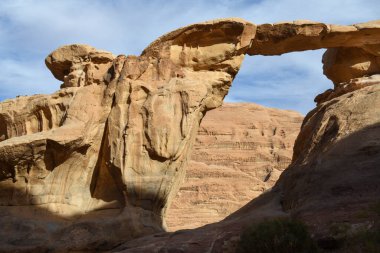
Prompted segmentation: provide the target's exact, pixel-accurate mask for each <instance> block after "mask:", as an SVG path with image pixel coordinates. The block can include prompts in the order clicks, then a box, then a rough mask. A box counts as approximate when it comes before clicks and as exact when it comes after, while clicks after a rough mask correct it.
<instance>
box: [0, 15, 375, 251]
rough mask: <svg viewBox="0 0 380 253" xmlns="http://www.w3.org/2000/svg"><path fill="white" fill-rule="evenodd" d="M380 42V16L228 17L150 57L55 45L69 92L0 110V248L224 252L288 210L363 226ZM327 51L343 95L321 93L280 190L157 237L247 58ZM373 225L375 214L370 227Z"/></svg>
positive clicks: (186, 32) (53, 58) (59, 74)
mask: <svg viewBox="0 0 380 253" xmlns="http://www.w3.org/2000/svg"><path fill="white" fill-rule="evenodd" d="M379 41H380V21H374V22H368V23H364V24H357V25H352V26H337V25H326V24H323V23H316V22H310V21H295V22H290V23H279V24H274V25H271V24H264V25H258V26H257V25H254V24H252V23H250V22H248V21H245V20H242V19H221V20H215V21H210V22H205V23H200V24H194V25H190V26H187V27H184V28H180V29H178V30H175V31H173V32H170V33H168V34H166V35H164V36H162V37H160V38H159V39H157V40H156V41H154V42H153V43H152V44H151V45H149V46H148V47H147V48H146V49H145V50H144V51H143V53H142V54H141V55H140V56H124V55H119V56H117V57H115V56H114V55H112V54H111V53H108V52H105V51H101V50H97V49H94V48H92V47H89V46H85V45H68V46H64V47H61V48H59V49H57V50H55V51H54V52H53V53H52V54H50V55H49V56H48V57H47V58H46V64H47V66H48V67H49V69H50V70H51V72H52V73H53V75H54V76H55V77H56V78H57V79H59V80H61V81H63V84H62V86H61V90H59V91H57V92H56V93H54V94H52V95H37V96H32V97H20V98H16V99H13V100H8V101H5V102H3V103H1V104H0V126H1V127H0V138H1V141H0V189H1V196H0V203H1V206H0V226H1V227H2V228H4V229H2V230H0V247H1V250H2V251H8V252H14V251H18V252H21V251H25V252H31V251H35V252H41V251H49V252H51V251H62V250H63V251H93V250H98V251H100V250H108V249H112V248H113V250H114V251H124V252H172V251H174V252H178V251H180V252H222V251H223V249H224V248H225V247H229V246H228V245H230V244H231V243H232V242H233V240H234V238H236V236H237V235H238V234H239V232H240V231H241V229H242V228H243V227H244V226H246V225H247V224H249V223H251V222H254V221H258V220H262V219H263V218H265V217H276V216H287V215H291V216H295V217H299V218H301V219H303V220H305V221H306V222H307V223H308V224H309V225H310V227H311V228H312V229H313V232H314V233H315V234H316V235H317V234H321V235H322V236H323V235H325V234H326V233H327V232H326V231H327V230H328V226H329V224H330V223H331V218H332V217H334V220H336V221H338V222H343V221H346V222H347V221H348V223H349V224H348V225H350V226H352V227H355V226H356V225H355V224H354V222H356V221H357V220H355V219H354V215H355V210H358V209H361V210H363V209H364V210H367V209H365V207H366V206H369V205H371V204H373V203H374V202H376V201H378V197H377V196H379V195H380V188H379V187H378V186H377V185H378V184H376V183H377V182H378V181H379V169H378V168H379V167H380V166H379V164H380V161H379V156H378V153H379V152H380V151H379V147H380V144H379V143H380V142H379V134H378V133H379V127H378V126H379V122H380V117H379V106H378V105H379V101H380V98H379V93H380V91H379V75H378V74H380V70H379V57H380V51H379V48H380V47H379ZM322 47H326V48H329V49H328V50H327V52H326V54H325V55H324V57H323V63H324V73H325V74H326V75H327V77H329V78H330V79H331V80H332V81H333V82H334V87H333V89H330V90H328V91H326V92H325V93H323V94H321V95H319V96H317V97H316V102H317V107H316V109H314V110H313V111H311V112H310V113H309V114H308V115H307V117H306V118H305V120H304V122H303V125H302V128H301V132H300V135H299V137H298V138H297V141H296V144H295V147H294V150H295V152H294V156H293V160H292V164H291V165H290V167H289V169H287V170H286V171H285V173H283V174H282V175H281V177H280V179H279V181H278V183H277V184H276V186H275V187H274V188H273V190H272V191H270V192H268V193H267V194H264V195H260V197H258V198H257V199H256V200H254V201H253V202H251V203H249V204H247V205H246V206H245V207H244V208H241V209H240V210H239V211H237V212H235V213H234V214H233V215H231V216H229V217H228V218H227V219H225V220H224V221H223V222H220V223H217V224H214V225H208V226H205V227H203V228H200V229H196V230H192V231H180V232H177V233H174V234H170V233H161V234H157V233H158V232H163V231H164V230H165V228H166V225H165V221H164V219H163V218H164V216H165V213H166V209H167V207H168V206H170V203H171V202H172V200H173V199H174V197H175V195H176V193H177V191H178V189H179V187H180V183H181V182H182V180H183V178H184V175H185V168H186V162H187V160H188V158H189V156H190V151H191V149H192V146H193V143H194V142H195V138H196V135H197V132H198V127H199V124H200V122H201V119H202V118H203V116H204V115H205V114H206V112H207V111H210V110H212V109H215V108H217V107H219V106H220V105H221V104H222V101H223V98H224V96H225V95H226V94H227V92H228V89H229V87H230V85H231V82H232V81H233V79H234V77H235V75H236V74H237V72H238V70H239V67H240V65H241V62H242V61H243V58H244V55H245V54H248V55H257V54H263V55H273V54H282V53H287V52H292V51H302V50H311V49H317V48H322ZM355 217H357V216H355ZM376 218H377V216H376V214H374V213H372V212H370V210H368V213H367V215H366V216H365V217H364V218H363V219H362V220H360V224H361V226H362V224H374V223H375V222H376ZM315 220H317V222H316V223H314V221H315ZM356 227H357V226H356ZM154 233H156V234H154ZM149 234H154V235H152V236H148V237H144V235H149ZM136 238H140V239H136ZM133 239H136V240H133ZM123 242H126V243H124V244H122V245H121V246H120V247H118V248H115V246H116V245H120V244H121V243H123Z"/></svg>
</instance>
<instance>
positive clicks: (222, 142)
mask: <svg viewBox="0 0 380 253" xmlns="http://www.w3.org/2000/svg"><path fill="white" fill-rule="evenodd" d="M302 118H303V117H302V116H301V115H300V114H298V113H296V112H292V111H284V110H278V109H271V108H266V107H263V106H260V105H256V104H244V103H237V104H223V106H222V107H220V108H217V109H215V110H212V111H210V112H208V113H207V115H206V116H205V118H204V119H203V120H202V123H201V126H200V129H199V131H198V135H197V138H196V141H195V144H194V148H193V149H194V150H193V152H192V158H191V160H190V162H189V164H188V166H187V168H186V179H185V181H184V183H183V184H182V186H181V188H180V190H179V192H178V194H177V196H176V197H175V198H174V200H173V202H172V204H171V206H170V208H169V209H168V211H167V214H166V223H167V225H168V229H169V230H170V231H176V230H179V229H189V228H195V227H200V226H202V225H206V224H209V223H213V222H217V221H220V220H222V219H224V218H225V217H226V216H228V215H229V214H231V213H233V212H234V211H236V210H238V209H239V208H241V207H242V206H244V205H245V204H247V203H248V202H249V201H251V200H252V199H254V198H256V197H257V196H259V195H260V194H261V193H262V192H263V191H265V190H268V189H270V188H271V187H272V186H273V185H274V183H275V182H276V181H277V179H278V177H279V176H280V174H281V173H282V171H283V170H284V169H285V168H286V167H287V166H288V165H289V164H290V161H291V158H292V154H293V144H294V141H295V138H296V137H297V135H298V132H299V129H300V126H301V122H302Z"/></svg>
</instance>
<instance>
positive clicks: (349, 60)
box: [322, 47, 380, 84]
mask: <svg viewBox="0 0 380 253" xmlns="http://www.w3.org/2000/svg"><path fill="white" fill-rule="evenodd" d="M322 62H323V73H324V74H325V75H326V76H327V77H328V78H329V79H330V80H331V81H333V82H334V83H335V84H339V83H343V82H349V81H350V80H351V79H354V78H357V77H362V76H369V75H373V74H376V73H380V53H379V54H377V53H370V52H367V51H366V50H365V49H363V48H350V47H347V48H331V49H328V50H327V51H326V52H325V53H324V55H323V58H322Z"/></svg>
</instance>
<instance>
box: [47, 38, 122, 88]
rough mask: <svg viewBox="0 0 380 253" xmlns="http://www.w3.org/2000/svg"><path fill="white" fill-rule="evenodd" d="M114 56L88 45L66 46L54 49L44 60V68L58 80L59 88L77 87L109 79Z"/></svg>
mask: <svg viewBox="0 0 380 253" xmlns="http://www.w3.org/2000/svg"><path fill="white" fill-rule="evenodd" d="M114 59H115V56H114V55H113V54H112V53H110V52H107V51H103V50H98V49H96V48H94V47H91V46H88V45H78V44H74V45H67V46H63V47H60V48H58V49H56V50H55V51H54V52H52V53H51V54H49V55H48V56H47V57H46V59H45V64H46V66H47V67H48V68H49V69H50V71H51V73H52V74H53V75H54V77H55V78H57V79H58V80H61V81H64V83H63V85H62V87H61V88H64V87H79V86H84V85H86V84H87V85H89V84H93V83H101V82H104V79H109V78H110V76H107V71H108V70H109V68H110V67H111V66H112V61H113V60H114Z"/></svg>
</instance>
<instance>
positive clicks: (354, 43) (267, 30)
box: [247, 20, 380, 55]
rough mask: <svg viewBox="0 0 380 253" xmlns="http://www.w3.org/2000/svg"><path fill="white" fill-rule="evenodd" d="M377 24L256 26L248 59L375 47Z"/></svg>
mask: <svg viewBox="0 0 380 253" xmlns="http://www.w3.org/2000/svg"><path fill="white" fill-rule="evenodd" d="M379 29H380V20H375V21H371V22H367V23H362V24H355V25H348V26H341V25H333V24H324V23H319V22H314V21H308V20H297V21H293V22H281V23H275V24H263V25H258V26H257V30H256V36H255V38H254V40H253V41H252V44H251V46H250V48H249V49H248V50H247V54H249V55H280V54H284V53H289V52H294V51H305V50H314V49H320V48H339V47H358V48H363V47H369V48H371V47H372V45H378V44H379V40H380V34H379Z"/></svg>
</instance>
